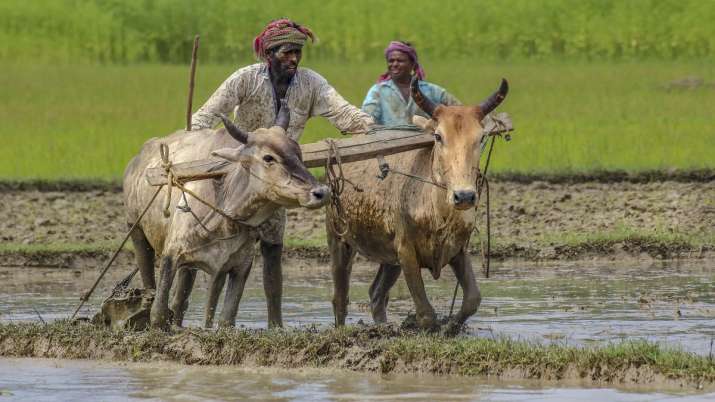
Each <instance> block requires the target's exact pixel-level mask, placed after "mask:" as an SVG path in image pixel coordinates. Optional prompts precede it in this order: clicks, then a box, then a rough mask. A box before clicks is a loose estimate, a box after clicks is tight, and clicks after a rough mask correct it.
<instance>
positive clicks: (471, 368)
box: [0, 321, 715, 389]
mask: <svg viewBox="0 0 715 402" xmlns="http://www.w3.org/2000/svg"><path fill="white" fill-rule="evenodd" d="M0 356H5V357H44V358H65V359H67V358H69V359H101V360H114V361H134V362H137V361H172V362H179V363H183V364H191V365H205V364H224V365H239V366H248V367H255V366H263V367H279V368H299V367H314V368H338V369H346V370H352V371H368V372H381V373H429V374H436V375H464V376H490V377H496V378H509V379H515V378H524V379H540V380H552V381H565V380H579V381H586V382H588V383H592V384H621V385H627V384H639V385H658V386H659V387H662V386H668V387H673V388H689V389H703V388H712V386H713V385H714V384H715V362H713V361H712V360H710V359H708V358H706V357H702V356H697V355H694V354H690V353H686V352H681V351H674V350H668V349H663V348H661V347H660V346H658V345H656V344H652V343H647V342H642V341H636V342H625V343H623V344H611V345H606V346H600V347H584V348H576V347H567V346H560V345H540V344H535V343H528V342H523V341H514V340H510V339H484V338H475V337H456V338H445V337H442V336H440V335H427V334H422V333H416V332H411V331H406V330H402V329H400V328H398V327H396V326H394V325H387V326H357V327H348V328H345V329H327V330H323V331H318V330H316V329H315V328H314V327H313V328H311V327H308V328H302V329H289V330H277V331H276V330H273V331H265V330H234V329H219V330H218V331H206V330H201V329H186V330H182V331H180V332H173V333H165V332H160V331H147V332H140V333H132V332H112V331H109V330H106V329H104V328H97V327H94V326H92V325H90V324H85V323H74V324H72V323H69V322H67V321H61V322H55V323H52V324H49V325H42V324H38V323H24V324H0Z"/></svg>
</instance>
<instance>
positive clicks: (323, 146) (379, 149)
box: [146, 113, 514, 186]
mask: <svg viewBox="0 0 715 402" xmlns="http://www.w3.org/2000/svg"><path fill="white" fill-rule="evenodd" d="M495 120H497V121H498V122H495ZM513 129H514V128H513V126H512V122H511V118H509V115H508V114H506V113H499V114H497V115H495V116H493V119H489V120H487V122H486V127H484V132H485V133H488V134H498V133H505V132H509V131H512V130H513ZM433 144H434V137H433V136H432V135H431V134H424V133H422V132H421V131H410V130H385V131H382V132H378V133H376V134H371V135H358V136H354V137H348V138H343V139H335V145H336V146H337V148H338V150H339V152H340V159H341V161H342V162H343V163H348V162H357V161H362V160H366V159H370V158H374V157H376V156H378V155H382V156H387V155H392V154H396V153H400V152H405V151H411V150H414V149H419V148H427V147H431V146H432V145H433ZM300 148H301V150H302V152H303V163H305V166H306V167H309V168H314V167H321V166H325V161H326V159H327V158H328V155H329V154H330V146H329V145H328V143H327V142H326V141H319V142H313V143H310V144H303V145H301V147H300ZM332 162H333V163H334V162H336V161H335V158H332ZM230 164H231V163H230V162H228V161H226V160H224V159H201V160H196V161H190V162H179V163H174V164H173V165H172V168H173V171H174V174H175V175H176V179H177V180H179V181H180V182H182V183H186V182H189V181H194V180H202V179H212V178H218V177H221V176H223V175H224V174H226V170H227V169H228V168H229V166H230ZM146 177H147V181H148V182H149V184H150V185H152V186H160V185H163V184H166V172H165V171H164V169H163V168H161V167H156V168H149V169H147V173H146Z"/></svg>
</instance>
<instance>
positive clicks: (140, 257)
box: [131, 227, 156, 289]
mask: <svg viewBox="0 0 715 402" xmlns="http://www.w3.org/2000/svg"><path fill="white" fill-rule="evenodd" d="M131 238H132V243H133V244H134V257H135V259H136V262H137V266H138V267H139V273H140V274H141V276H142V284H143V285H144V289H156V279H155V278H154V248H153V247H152V246H151V244H149V240H147V238H146V235H145V234H144V231H143V230H142V229H141V228H139V227H137V228H135V229H134V230H132V234H131Z"/></svg>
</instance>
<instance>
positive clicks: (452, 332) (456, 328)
mask: <svg viewBox="0 0 715 402" xmlns="http://www.w3.org/2000/svg"><path fill="white" fill-rule="evenodd" d="M466 330H467V325H466V324H464V323H461V322H459V321H456V320H449V321H447V322H446V323H445V324H444V326H443V327H442V331H441V332H442V335H444V336H447V337H452V336H457V335H459V334H461V333H463V332H465V331H466Z"/></svg>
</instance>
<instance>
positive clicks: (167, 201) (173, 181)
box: [70, 144, 246, 320]
mask: <svg viewBox="0 0 715 402" xmlns="http://www.w3.org/2000/svg"><path fill="white" fill-rule="evenodd" d="M159 154H160V156H161V164H162V167H163V168H164V171H165V172H166V184H162V185H160V186H159V187H158V188H157V189H156V192H154V195H153V196H152V197H151V199H150V200H149V202H148V203H147V204H146V206H145V207H144V210H143V211H142V213H141V214H140V215H139V218H137V220H136V222H134V224H132V226H131V227H130V228H129V231H128V232H127V234H126V235H125V236H124V239H123V240H122V242H121V244H120V245H119V247H118V248H117V249H116V250H115V251H114V254H113V255H112V258H110V259H109V262H107V264H106V265H105V266H104V269H102V272H100V274H99V276H98V277H97V279H96V280H95V282H94V284H93V285H92V287H91V288H90V289H89V291H87V292H86V293H85V294H83V295H82V296H81V297H80V303H79V305H78V306H77V309H75V311H74V313H73V314H72V317H71V318H70V320H73V319H74V318H75V316H77V313H78V312H79V310H80V309H81V308H82V306H83V305H84V303H86V302H87V301H88V300H89V298H90V297H91V296H92V293H94V290H95V289H96V288H97V285H98V284H99V281H101V280H102V278H103V277H104V275H105V274H106V273H107V271H108V270H109V267H111V265H112V263H114V260H115V259H116V258H117V256H118V255H119V252H120V251H121V250H122V248H124V245H125V244H126V242H127V240H129V237H130V236H131V234H132V232H133V231H134V229H135V228H136V227H137V226H138V225H139V222H141V220H142V218H143V217H144V215H146V213H147V211H149V207H151V205H152V204H153V203H154V200H156V198H157V197H158V196H159V193H160V192H161V190H162V189H163V188H164V187H166V189H167V191H166V197H165V198H164V206H163V214H164V216H165V217H167V218H168V217H169V216H171V212H170V211H169V207H170V205H171V189H172V187H177V188H178V189H179V190H181V196H182V197H183V200H184V204H185V205H177V209H179V210H181V211H183V212H190V213H191V215H192V216H193V217H194V218H195V219H196V221H197V222H198V223H199V224H200V225H201V227H202V228H203V229H204V230H206V231H207V232H210V231H209V230H208V228H206V226H205V225H204V223H203V222H202V221H201V219H199V217H198V216H196V214H195V213H194V212H193V211H192V210H191V207H189V204H188V201H187V199H186V194H187V193H188V194H189V195H190V196H192V197H193V198H195V199H196V200H198V201H199V202H201V203H202V204H204V205H206V206H207V207H209V208H211V209H212V210H213V211H214V212H216V213H218V214H219V215H221V216H223V217H224V218H226V219H228V220H230V221H232V222H236V223H239V224H244V225H245V224H246V223H245V222H244V221H242V220H240V219H236V218H233V217H231V216H229V215H228V214H227V213H225V212H224V211H222V210H221V209H219V208H218V207H216V206H215V205H213V204H211V203H210V202H208V201H206V200H204V199H203V198H201V197H199V196H198V195H197V194H196V193H194V192H193V191H191V190H189V189H187V188H186V187H184V184H183V183H182V182H180V181H179V180H178V179H177V176H176V174H175V173H174V169H173V165H172V163H171V161H170V160H169V147H168V146H167V145H166V144H161V145H160V146H159ZM207 216H208V215H207ZM138 271H139V268H135V269H134V270H133V271H132V272H131V273H129V275H127V276H126V277H124V279H122V280H121V281H119V282H118V283H117V284H116V285H115V286H114V288H113V289H112V293H111V295H110V296H109V297H110V298H111V297H112V296H114V295H116V294H117V293H119V292H120V291H122V290H124V289H126V288H127V286H129V283H130V282H131V280H132V278H134V275H136V273H137V272H138Z"/></svg>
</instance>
